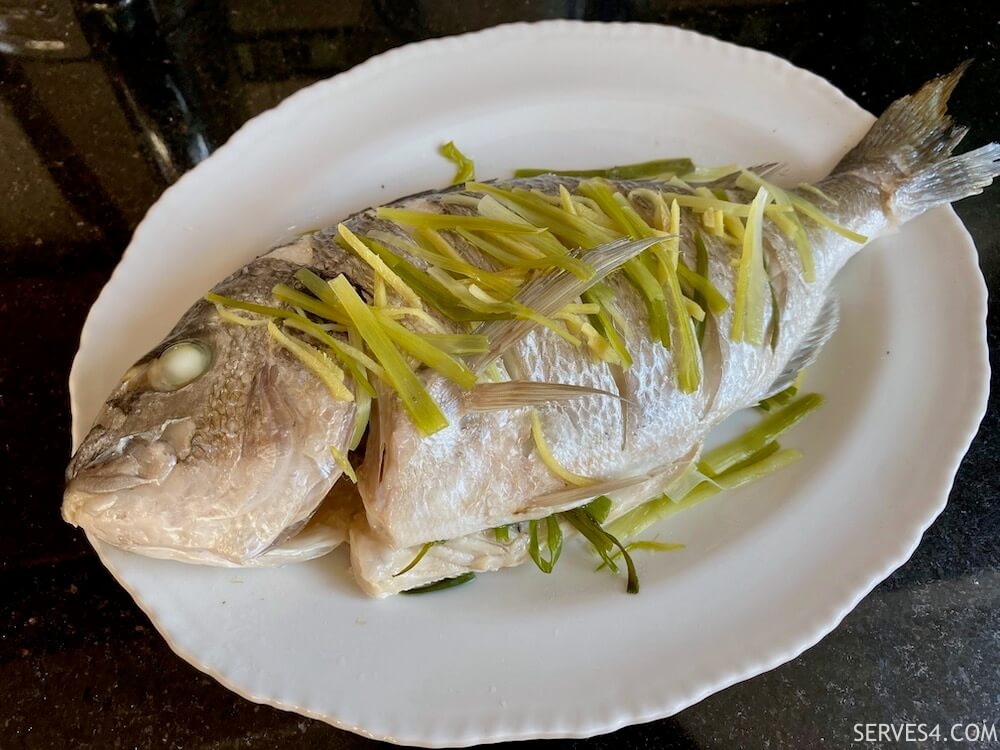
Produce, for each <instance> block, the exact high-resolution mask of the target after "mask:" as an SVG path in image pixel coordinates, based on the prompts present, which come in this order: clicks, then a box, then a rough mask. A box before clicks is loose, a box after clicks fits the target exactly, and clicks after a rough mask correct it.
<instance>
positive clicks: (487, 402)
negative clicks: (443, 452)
mask: <svg viewBox="0 0 1000 750" xmlns="http://www.w3.org/2000/svg"><path fill="white" fill-rule="evenodd" d="M583 396H604V397H607V398H614V399H622V397H621V396H619V395H618V394H616V393H611V392H610V391H604V390H601V389H600V388H591V387H589V386H585V385H570V384H568V383H547V382H544V381H534V380H510V381H507V382H505V383H478V384H477V385H476V386H475V387H474V388H473V389H472V391H471V392H470V393H469V395H468V396H467V397H466V401H465V406H466V408H467V409H468V410H469V411H496V410H499V409H516V408H518V407H522V406H541V405H544V404H549V403H552V402H553V401H568V400H569V399H574V398H581V397H583Z"/></svg>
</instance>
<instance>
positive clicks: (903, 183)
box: [834, 60, 1000, 220]
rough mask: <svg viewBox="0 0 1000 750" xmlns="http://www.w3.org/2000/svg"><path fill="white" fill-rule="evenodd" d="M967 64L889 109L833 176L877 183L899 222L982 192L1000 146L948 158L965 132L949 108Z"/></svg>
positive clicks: (998, 170) (998, 161) (996, 166)
mask: <svg viewBox="0 0 1000 750" xmlns="http://www.w3.org/2000/svg"><path fill="white" fill-rule="evenodd" d="M971 62H972V61H971V60H966V61H965V62H963V63H962V64H961V65H959V66H958V67H957V68H955V70H953V71H952V72H951V73H948V74H947V75H943V76H941V77H939V78H935V79H934V80H932V81H929V82H927V83H925V84H924V85H923V87H921V89H920V90H919V91H917V92H916V93H915V94H911V95H909V96H904V97H903V98H901V99H897V100H896V101H895V102H893V103H892V104H891V105H889V108H888V109H886V111H885V112H884V113H883V115H882V116H881V117H879V118H878V120H877V121H876V122H875V124H874V125H873V126H872V128H871V130H869V131H868V134H867V135H866V136H865V137H864V138H863V139H862V140H861V142H860V143H859V144H858V145H857V146H855V147H854V148H853V149H852V150H851V151H850V152H848V153H847V155H846V156H845V157H844V158H843V159H842V160H841V161H840V163H839V164H838V165H837V167H836V168H835V169H834V173H845V172H853V173H855V174H859V175H861V176H863V177H864V178H865V179H868V180H871V181H872V182H875V183H876V184H878V185H879V187H880V188H881V189H882V190H883V192H884V193H885V194H886V195H887V197H888V203H889V207H890V209H891V210H892V213H893V214H894V215H895V216H896V217H897V218H898V219H901V220H906V219H909V218H911V217H913V216H916V215H918V214H921V213H923V212H924V211H926V210H928V209H930V208H933V207H935V206H939V205H943V204H946V203H951V202H953V201H957V200H959V199H961V198H966V197H968V196H970V195H977V194H979V193H981V192H982V191H983V188H985V187H987V186H988V185H990V184H991V183H992V182H993V179H994V178H996V177H998V176H1000V144H997V143H990V144H988V145H986V146H983V147H982V148H978V149H976V150H975V151H970V152H968V153H965V154H961V155H959V156H952V152H953V151H954V150H955V147H956V146H958V144H959V142H960V141H961V140H962V138H964V137H965V134H966V133H967V132H968V130H969V129H968V128H967V127H964V126H962V125H958V124H956V123H955V121H954V120H953V119H952V118H951V116H950V115H949V114H948V109H947V105H948V99H949V97H950V96H951V93H952V91H954V90H955V86H956V85H957V84H958V81H959V79H960V78H961V77H962V74H963V73H964V72H965V70H966V68H968V67H969V64H970V63H971Z"/></svg>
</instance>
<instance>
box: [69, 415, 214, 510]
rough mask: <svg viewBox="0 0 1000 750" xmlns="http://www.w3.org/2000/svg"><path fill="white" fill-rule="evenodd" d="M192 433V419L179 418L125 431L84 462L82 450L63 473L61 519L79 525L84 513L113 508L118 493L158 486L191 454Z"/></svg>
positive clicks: (193, 430) (193, 424) (193, 428)
mask: <svg viewBox="0 0 1000 750" xmlns="http://www.w3.org/2000/svg"><path fill="white" fill-rule="evenodd" d="M194 432H195V423H194V420H192V419H191V418H189V417H184V418H181V419H175V420H170V421H168V422H166V423H164V424H163V425H162V426H161V427H160V428H159V429H158V430H156V431H151V432H144V433H136V434H133V435H126V436H125V437H123V438H121V439H120V440H118V441H117V443H116V444H115V445H113V446H111V447H110V448H107V449H105V450H103V451H101V452H100V453H98V454H97V455H96V456H93V457H92V458H90V459H89V460H88V459H83V456H84V455H85V454H84V451H83V450H82V448H81V450H80V451H78V452H77V455H76V456H75V457H74V459H73V461H72V462H71V463H70V465H69V468H68V469H67V471H66V479H67V483H66V490H65V493H64V494H63V507H62V514H63V518H64V519H65V520H66V521H68V522H69V523H71V524H73V525H75V526H79V525H82V524H80V520H82V518H83V516H85V515H89V516H91V517H94V516H97V515H100V514H101V513H104V512H106V511H108V510H109V509H111V508H112V507H114V505H115V503H116V502H117V501H118V499H119V494H120V493H123V492H128V491H130V490H134V489H136V488H139V487H142V486H144V485H156V486H159V485H161V484H163V483H164V482H165V481H166V480H167V478H168V477H169V476H170V474H171V472H172V471H173V470H174V468H175V467H176V466H177V463H178V462H179V461H183V460H184V459H185V458H186V457H187V456H188V455H189V454H190V452H191V438H192V436H193V435H194ZM88 439H90V436H88ZM81 459H83V460H81Z"/></svg>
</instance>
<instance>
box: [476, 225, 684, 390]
mask: <svg viewBox="0 0 1000 750" xmlns="http://www.w3.org/2000/svg"><path fill="white" fill-rule="evenodd" d="M665 239H669V238H668V237H667V236H658V237H644V238H643V239H639V240H633V239H629V238H627V237H623V238H621V239H617V240H613V241H612V242H607V243H605V244H603V245H599V246H598V247H595V248H594V249H592V250H588V251H586V252H581V251H579V250H577V251H575V257H578V258H580V259H581V260H583V261H584V262H586V263H587V265H589V266H590V267H591V268H592V269H594V272H593V274H591V275H590V276H589V277H587V278H585V279H581V278H580V277H579V276H576V275H575V274H573V273H572V272H570V271H567V270H566V269H563V268H557V269H555V270H553V271H550V272H548V273H544V274H541V275H539V276H536V277H535V278H534V279H532V280H531V281H529V282H528V283H527V284H525V285H524V286H523V287H522V288H521V290H520V291H519V292H518V294H517V296H516V297H515V299H514V301H515V302H517V303H518V304H521V305H524V306H526V307H529V308H531V309H532V310H533V311H534V312H536V313H538V314H539V315H552V314H553V313H556V312H558V311H559V310H560V309H561V308H562V307H563V306H564V305H566V304H568V303H569V302H572V301H573V300H575V299H576V298H577V297H579V296H580V295H581V294H583V293H584V292H585V291H587V290H588V289H590V287H592V286H594V284H596V283H598V282H599V281H601V280H602V279H604V278H605V277H606V276H607V275H608V274H610V273H611V272H612V271H614V270H615V269H617V268H619V267H620V266H622V265H623V264H624V263H627V262H628V261H630V260H632V258H634V257H636V256H637V255H639V253H641V252H642V251H643V250H646V249H647V248H649V247H651V246H653V245H655V244H657V243H658V242H662V241H663V240H665ZM537 325H538V322H537V321H536V320H525V319H523V318H514V319H512V320H495V321H489V322H487V323H484V324H483V325H481V326H480V327H479V328H478V329H477V330H476V333H478V334H482V335H485V336H486V337H487V339H488V340H489V342H490V348H489V351H487V352H486V353H485V354H480V355H479V356H478V357H476V358H475V359H474V360H473V361H472V362H471V363H470V368H471V369H472V370H473V371H474V372H477V373H480V372H482V371H483V370H484V369H486V368H487V367H489V366H490V365H491V364H492V363H493V362H495V361H496V360H497V358H498V357H500V356H501V355H502V354H503V353H504V352H505V351H507V350H508V349H510V347H512V346H513V345H514V344H516V343H517V342H518V341H520V340H521V339H522V338H524V337H525V336H526V335H527V334H528V333H530V332H531V330H532V329H533V328H535V326H537Z"/></svg>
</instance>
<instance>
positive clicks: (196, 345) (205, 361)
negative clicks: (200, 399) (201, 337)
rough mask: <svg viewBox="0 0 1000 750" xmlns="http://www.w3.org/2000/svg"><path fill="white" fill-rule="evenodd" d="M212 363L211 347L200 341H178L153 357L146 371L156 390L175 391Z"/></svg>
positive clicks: (204, 371) (195, 377) (190, 381)
mask: <svg viewBox="0 0 1000 750" xmlns="http://www.w3.org/2000/svg"><path fill="white" fill-rule="evenodd" d="M211 364H212V349H211V348H210V347H209V346H208V344H206V343H204V342H202V341H193V340H192V341H178V342H177V343H175V344H171V345H170V346H168V347H167V348H166V349H164V350H163V352H162V353H161V354H160V356H159V357H157V358H156V359H154V360H153V361H152V362H151V363H150V365H149V370H148V371H147V377H148V379H149V383H150V385H152V386H153V388H155V389H156V390H158V391H176V390H177V389H178V388H183V387H184V386H186V385H188V384H190V383H193V382H194V381H196V380H197V379H198V378H200V377H201V376H202V375H204V374H205V373H206V372H207V371H208V368H209V366H210V365H211Z"/></svg>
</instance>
